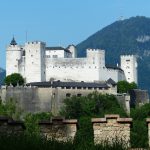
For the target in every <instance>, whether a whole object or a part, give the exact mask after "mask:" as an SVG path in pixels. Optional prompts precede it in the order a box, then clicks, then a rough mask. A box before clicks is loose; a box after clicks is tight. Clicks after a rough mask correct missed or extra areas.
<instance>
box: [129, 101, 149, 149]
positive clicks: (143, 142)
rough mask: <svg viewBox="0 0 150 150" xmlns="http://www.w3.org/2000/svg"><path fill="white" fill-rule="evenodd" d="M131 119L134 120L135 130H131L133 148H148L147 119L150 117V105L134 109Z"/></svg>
mask: <svg viewBox="0 0 150 150" xmlns="http://www.w3.org/2000/svg"><path fill="white" fill-rule="evenodd" d="M131 117H132V118H133V128H131V145H132V147H147V146H148V129H147V124H146V118H148V117H150V104H145V105H143V106H142V107H137V108H132V109H131Z"/></svg>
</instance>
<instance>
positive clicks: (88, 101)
mask: <svg viewBox="0 0 150 150" xmlns="http://www.w3.org/2000/svg"><path fill="white" fill-rule="evenodd" d="M64 103H65V105H64V107H63V108H62V110H61V112H60V114H61V115H62V116H65V117H66V118H77V119H78V127H79V128H78V131H77V134H76V137H75V141H74V143H70V142H67V143H63V142H56V141H53V140H52V141H51V140H46V139H45V138H43V137H40V136H39V127H38V123H37V122H38V120H41V119H44V120H45V119H49V118H50V117H51V116H52V114H51V113H38V114H27V115H25V117H24V118H23V120H24V121H25V126H26V132H25V134H24V135H18V136H14V135H9V136H6V135H4V136H3V135H1V134H0V145H2V146H1V149H15V150H17V149H20V148H21V149H33V150H34V149H36V150H37V149H41V148H42V149H45V150H47V149H59V148H60V147H61V149H62V150H63V149H65V150H66V149H73V150H82V149H87V150H97V149H101V150H121V149H123V147H122V146H123V145H122V144H121V143H117V141H116V143H114V145H112V146H110V145H108V144H107V143H106V144H104V145H96V146H95V145H94V141H93V139H94V137H93V136H94V135H93V129H92V123H91V118H93V117H104V114H120V116H121V117H127V114H126V113H125V111H124V109H123V108H122V106H120V105H119V104H118V101H117V99H116V98H115V97H114V96H113V95H102V94H98V93H96V92H95V93H92V94H89V95H88V96H85V97H77V96H73V97H71V98H67V99H65V100H64ZM15 111H16V108H15V104H14V103H13V102H12V101H10V102H9V103H6V104H3V103H0V115H7V116H10V117H13V116H14V114H15ZM149 116H150V104H145V105H143V106H142V107H137V108H132V109H131V117H132V118H133V126H132V128H131V146H132V147H142V148H144V147H148V131H147V124H146V118H147V117H149ZM4 145H5V146H4ZM22 146H23V147H22Z"/></svg>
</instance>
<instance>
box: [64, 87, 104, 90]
mask: <svg viewBox="0 0 150 150" xmlns="http://www.w3.org/2000/svg"><path fill="white" fill-rule="evenodd" d="M61 89H88V90H92V89H94V90H97V89H99V90H105V88H102V87H99V88H97V87H95V88H93V87H61Z"/></svg>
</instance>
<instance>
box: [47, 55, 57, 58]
mask: <svg viewBox="0 0 150 150" xmlns="http://www.w3.org/2000/svg"><path fill="white" fill-rule="evenodd" d="M45 58H51V55H46V56H45ZM52 58H58V55H53V56H52Z"/></svg>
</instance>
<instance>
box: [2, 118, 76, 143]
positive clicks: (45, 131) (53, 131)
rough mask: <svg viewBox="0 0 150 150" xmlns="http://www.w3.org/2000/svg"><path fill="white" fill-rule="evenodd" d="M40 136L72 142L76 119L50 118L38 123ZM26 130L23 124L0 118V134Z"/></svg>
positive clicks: (17, 132)
mask: <svg viewBox="0 0 150 150" xmlns="http://www.w3.org/2000/svg"><path fill="white" fill-rule="evenodd" d="M38 124H39V129H40V134H41V135H42V136H44V137H46V138H47V139H55V140H58V141H64V142H66V141H68V140H69V141H73V140H74V137H75V135H76V132H77V120H76V119H68V120H66V119H64V118H58V117H55V118H52V119H51V120H46V121H40V122H39V123H38ZM25 130H26V128H25V125H24V122H21V121H14V120H13V119H11V118H8V117H3V116H0V134H5V135H6V134H11V133H12V134H17V135H18V134H19V133H23V132H24V131H25Z"/></svg>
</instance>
